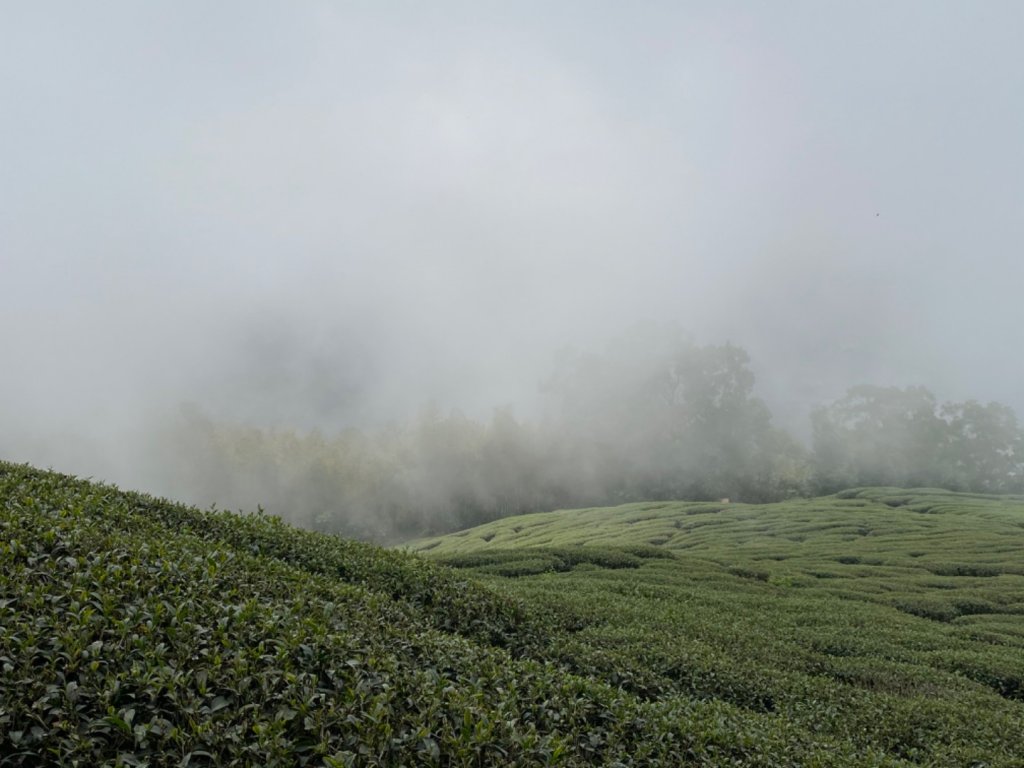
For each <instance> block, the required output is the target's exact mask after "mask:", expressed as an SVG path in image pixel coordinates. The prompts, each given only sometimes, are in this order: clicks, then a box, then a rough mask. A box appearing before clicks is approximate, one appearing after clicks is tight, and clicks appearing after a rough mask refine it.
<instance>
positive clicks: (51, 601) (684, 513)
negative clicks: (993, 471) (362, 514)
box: [0, 464, 1024, 766]
mask: <svg viewBox="0 0 1024 768" xmlns="http://www.w3.org/2000/svg"><path fill="white" fill-rule="evenodd" d="M844 495H845V496H846V497H847V498H843V499H840V498H837V497H831V498H822V499H814V500H805V501H797V502H789V503H786V504H777V505H766V506H749V505H742V504H708V503H703V504H697V503H690V504H682V503H664V502H659V503H644V504H632V505H626V506H623V507H618V508H614V509H590V510H577V511H573V512H560V513H547V514H537V515H528V516H523V517H519V518H514V519H509V520H502V521H497V522H494V523H491V524H489V525H488V526H485V527H483V528H481V529H473V530H469V531H464V532H462V533H460V534H455V535H452V536H449V537H445V538H443V539H439V540H432V541H427V542H422V543H420V544H418V545H416V546H417V548H419V549H421V550H422V551H425V552H426V553H427V554H429V555H431V557H432V558H434V557H436V558H438V559H440V560H442V561H444V563H446V564H442V563H438V562H431V561H428V560H426V559H423V558H420V557H415V556H412V555H409V554H405V553H402V552H396V551H389V550H384V549H381V548H379V547H374V546H370V545H366V544H361V543H358V542H353V541H346V540H343V539H338V538H335V537H332V536H327V535H323V534H318V533H312V532H308V531H301V530H298V529H295V528H292V527H290V526H287V525H284V524H282V523H281V522H280V521H279V520H277V519H275V518H271V517H267V516H266V515H259V514H257V515H249V516H246V515H239V514H231V513H224V512H202V511H199V510H197V509H194V508H189V507H184V506H180V505H176V504H172V503H170V502H167V501H163V500H159V499H154V498H151V497H148V496H143V495H139V494H132V493H124V492H121V491H118V490H117V489H115V488H112V487H110V486H104V485H96V484H92V483H88V482H84V481H80V480H75V479H73V478H69V477H65V476H61V475H57V474H53V473H48V472H40V471H37V470H34V469H31V468H28V467H23V466H20V467H19V466H12V465H7V464H0V765H4V766H8V765H9V766H34V765H41V764H53V765H69V766H70V765H83V766H84V765H90V766H91V765H111V766H114V765H125V766H128V765H150V766H172V765H173V766H180V765H224V766H227V765H282V766H284V765H288V766H292V765H299V766H302V765H308V766H363V765H379V766H391V765H437V766H442V765H443V766H479V765H522V766H527V765H530V766H532V765H562V766H589V765H609V766H613V765H618V766H625V765H650V766H657V765H663V766H677V765H703V766H725V765H747V766H773V765H778V766H790V765H807V766H843V765H851V766H852V765H864V766H868V765H871V766H899V765H914V764H921V765H933V766H963V765H973V764H978V763H984V764H986V765H990V766H1013V765H1019V764H1020V763H1021V761H1022V760H1024V751H1022V744H1021V742H1020V740H1019V738H1018V735H1019V733H1021V732H1022V731H1024V700H1022V699H1024V697H1022V690H1024V689H1022V682H1024V667H1022V662H1021V659H1022V658H1024V627H1022V625H1021V617H1022V616H1024V568H1022V566H1021V565H1020V563H1019V562H1018V558H1017V553H1019V551H1020V549H1021V546H1022V545H1024V525H1022V523H1024V500H1021V499H1010V498H1005V497H983V496H978V495H967V494H951V493H942V492H936V491H896V490H895V489H886V488H882V489H860V490H857V491H855V492H851V493H848V494H844ZM896 501H898V502H899V503H898V504H896V505H895V506H894V505H893V502H896ZM652 540H657V541H662V542H663V543H662V544H661V545H657V546H655V545H651V544H650V541H652ZM509 576H512V577H514V578H509Z"/></svg>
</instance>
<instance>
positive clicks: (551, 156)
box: [0, 2, 1024, 511]
mask: <svg viewBox="0 0 1024 768" xmlns="http://www.w3.org/2000/svg"><path fill="white" fill-rule="evenodd" d="M1022 24H1024V7H1022V6H1021V5H1020V4H1018V3H1011V2H1002V3H1000V2H989V3H985V4H964V3H952V2H950V3H944V2H905V3H900V4H897V5H892V4H883V3H867V4H863V3H861V4H856V5H853V4H850V5H847V6H844V7H838V6H836V5H835V4H822V3H817V2H807V3H789V4H786V5H785V6H784V7H780V6H776V5H771V6H769V5H764V4H755V3H718V2H714V3H712V2H707V3H667V2H666V3H647V4H643V5H642V6H639V7H632V6H630V7H627V6H625V5H622V4H614V3H572V2H568V3H562V4H558V5H557V7H552V6H551V5H550V4H546V3H545V4H541V3H516V4H514V5H506V6H499V5H496V4H495V5H492V4H479V3H443V4H440V5H438V4H432V5H429V6H427V5H423V4H418V3H411V2H410V3H393V4H387V5H386V6H385V5H378V4H355V3H353V4H342V5H337V4H332V3H311V4H303V5H301V6H296V5H294V4H287V3H221V4H217V5H216V6H213V7H211V6H209V5H208V4H205V3H190V2H185V3H151V4H145V5H139V4H134V3H128V2H121V3H106V4H104V5H102V6H100V7H97V6H93V5H90V6H88V7H86V6H83V5H80V4H76V3H47V4H21V5H13V4H8V5H7V6H6V7H4V8H3V9H2V10H0V101H2V103H3V104H4V108H3V111H2V114H0V326H2V328H3V334H2V336H0V360H2V368H0V458H3V459H6V460H11V461H18V462H20V461H29V462H33V463H36V464H39V465H43V466H53V467H54V468H57V469H61V470H65V471H69V472H74V473H78V474H85V475H93V476H96V477H98V478H102V479H107V480H111V481H115V482H118V483H120V484H123V485H127V486H129V487H136V488H141V489H144V490H150V491H154V492H156V493H160V494H166V495H169V496H173V497H176V498H184V499H189V500H195V501H200V502H203V503H209V502H212V501H218V502H220V503H221V504H222V505H228V506H234V505H240V504H245V505H250V506H252V505H255V504H256V503H260V502H261V501H264V499H262V498H260V497H261V496H273V497H275V498H281V497H282V495H281V493H280V492H278V491H273V492H272V489H267V490H266V491H265V492H261V491H260V488H261V486H260V485H259V482H258V477H250V478H248V480H247V479H246V478H230V479H225V480H224V483H225V484H224V485H223V486H222V487H220V488H218V487H217V483H216V482H214V480H211V479H210V478H206V480H204V481H203V482H202V483H199V484H198V485H197V484H196V483H198V481H197V480H196V476H195V474H194V473H192V474H190V473H189V472H187V471H178V470H177V469H176V467H177V463H178V462H179V460H180V459H181V458H182V452H187V451H188V450H190V449H189V448H188V447H187V446H189V445H191V443H188V442H187V441H186V442H184V443H183V442H181V439H180V438H181V434H180V430H181V429H182V428H183V425H189V424H192V425H194V426H195V425H202V424H213V425H230V428H231V429H238V430H245V429H247V428H253V429H257V428H258V429H261V430H277V432H278V433H282V434H283V433H285V432H288V431H293V432H294V433H295V434H296V435H305V434H308V433H309V432H310V431H311V430H314V429H315V430H319V431H320V432H321V433H322V434H324V435H327V436H333V435H337V434H341V433H342V432H343V431H344V430H346V429H350V430H351V429H359V430H366V431H369V432H372V433H374V434H376V432H377V431H379V430H387V429H389V428H391V429H395V428H398V427H396V425H405V424H412V423H415V422H416V420H417V419H421V418H422V414H423V409H424V408H429V407H431V404H433V406H434V407H436V408H438V409H440V412H441V413H444V414H447V413H449V412H450V410H451V409H453V408H454V409H458V412H459V413H461V414H464V415H465V417H466V418H467V419H469V420H477V421H479V423H481V424H489V425H491V426H490V427H488V429H491V428H494V429H498V427H495V422H492V418H495V417H494V416H493V413H494V411H493V409H494V408H495V407H501V408H506V409H508V410H505V411H502V413H505V414H512V416H511V417H510V418H513V419H518V420H519V421H517V422H516V423H517V424H520V423H521V424H527V423H529V424H534V423H536V424H542V423H546V422H545V421H544V420H545V419H546V418H547V416H546V414H547V413H548V409H550V407H551V398H550V393H545V390H544V388H543V386H542V385H543V383H544V382H545V381H546V380H548V379H549V378H550V377H551V375H552V372H553V371H556V370H558V366H559V364H560V363H559V361H560V360H564V359H565V357H566V355H570V356H571V355H574V354H586V353H587V352H588V351H589V352H595V353H600V354H602V355H606V354H608V353H609V352H608V351H609V350H610V349H614V348H615V345H616V341H615V340H616V339H621V338H622V337H623V334H628V331H629V329H631V328H635V327H642V326H644V325H648V326H657V327H667V328H678V329H684V330H685V332H686V333H688V334H690V336H689V338H692V339H694V340H695V342H696V343H698V344H701V345H721V344H725V343H726V342H732V343H733V344H736V345H738V346H739V347H742V348H743V349H745V350H746V351H747V352H749V354H750V363H749V365H750V369H751V371H752V372H753V373H754V374H756V377H757V381H756V384H755V385H754V389H753V392H754V393H755V394H756V396H757V397H758V398H761V399H763V400H764V401H765V402H766V403H767V405H768V407H770V409H771V412H772V413H773V414H774V423H775V424H776V425H777V426H780V427H783V428H785V429H786V430H788V431H789V432H790V433H791V434H793V435H795V436H796V437H797V438H798V439H807V438H808V436H809V433H810V424H811V422H810V418H809V416H810V413H811V411H812V409H813V408H815V407H816V406H819V405H821V404H823V403H826V402H829V401H833V400H835V399H836V398H839V397H840V396H842V394H843V393H844V391H845V390H846V389H847V388H848V387H850V386H853V385H858V384H875V385H882V386H899V387H907V386H911V385H924V386H927V387H929V388H930V389H931V390H932V391H933V392H935V394H936V395H937V396H938V397H939V398H940V399H942V400H947V399H950V400H967V399H977V400H980V401H983V402H987V401H990V400H995V401H999V402H1002V403H1006V404H1008V405H1010V406H1011V407H1013V408H1015V409H1016V410H1017V411H1018V412H1024V395H1022V394H1021V393H1022V391H1024V390H1022V388H1021V381H1022V373H1024V366H1022V363H1021V358H1020V353H1019V351H1020V349H1022V348H1024V323H1021V314H1020V308H1019V306H1020V305H1019V296H1020V292H1021V287H1022V286H1024V260H1021V259H1020V258H1019V254H1020V251H1021V244H1022V243H1024V144H1022V143H1021V142H1020V139H1019V137H1020V136H1021V135H1024V98H1022V96H1021V94H1024V67H1022V66H1021V55H1020V52H1019V40H1018V31H1019V30H1020V29H1021V26H1022ZM620 348H621V345H620ZM626 348H628V345H626ZM624 354H625V353H624ZM182 414H185V416H183V415H182ZM197 428H200V427H197ZM523 428H524V429H527V428H526V427H525V426H524V427H523ZM466 429H469V428H468V427H467V428H466ZM470 431H472V430H471V429H470ZM489 434H490V433H489ZM493 434H498V432H495V433H493ZM516 434H517V435H518V437H517V438H516V439H517V440H519V442H518V443H517V445H518V446H519V447H520V449H521V448H522V446H525V445H530V440H533V439H534V438H531V437H529V435H527V434H526V433H522V434H521V433H518V432H517V433H516ZM492 436H493V435H492ZM374 439H376V438H374ZM410 439H411V438H410ZM481 439H483V438H481ZM488 439H489V438H488ZM439 440H440V442H439V444H444V440H443V439H439ZM385 444H386V446H388V447H387V449H386V450H388V451H391V450H401V451H406V450H412V448H410V447H409V446H411V445H413V443H410V442H408V441H406V442H403V441H402V440H392V441H390V442H388V441H385V442H382V443H380V444H379V445H378V447H377V448H374V449H373V451H369V449H367V451H368V452H367V453H366V454H365V455H371V454H373V452H374V451H377V452H380V451H385V448H384V447H383V446H385ZM431 444H432V443H431ZM487 444H488V445H490V444H491V443H487ZM396 446H398V447H396ZM549 447H550V446H549ZM363 448H365V446H363ZM339 450H341V449H340V448H339ZM361 450H362V449H361ZM517 450H518V449H517ZM552 450H554V448H552ZM360 455H364V454H360ZM188 458H194V457H188ZM455 459H457V457H455V458H452V459H451V460H452V461H455ZM396 461H397V459H396ZM423 466H427V465H423ZM449 469H450V467H449V465H448V464H446V465H445V471H449ZM438 471H439V472H440V469H439V470H438ZM439 476H441V475H438V477H439ZM410 482H411V481H410ZM438 482H439V481H438ZM416 483H418V485H417V484H416ZM416 483H413V484H412V485H409V484H408V483H407V484H406V485H403V486H402V487H403V488H405V487H415V488H418V489H420V490H421V491H423V492H424V493H426V491H424V490H423V489H424V488H426V485H425V483H426V481H425V480H423V479H422V478H420V479H418V480H416ZM436 498H437V504H438V505H439V506H441V505H443V504H445V503H448V502H449V501H450V498H449V497H448V496H446V495H445V494H444V493H443V492H439V493H438V494H436ZM489 501H490V500H489ZM322 503H324V504H326V503H328V500H322ZM538 503H541V502H538ZM272 511H280V510H273V509H272Z"/></svg>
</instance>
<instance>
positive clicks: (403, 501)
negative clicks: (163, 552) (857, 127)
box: [161, 334, 1024, 541]
mask: <svg viewBox="0 0 1024 768" xmlns="http://www.w3.org/2000/svg"><path fill="white" fill-rule="evenodd" d="M754 383H755V377H754V374H753V372H752V370H751V368H750V361H749V357H748V355H747V353H746V352H745V351H744V350H742V349H741V348H739V347H737V346H734V345H731V344H724V345H703V346H702V345H699V344H696V343H694V342H693V341H692V340H690V339H687V338H686V337H684V336H681V335H679V334H671V335H668V336H666V335H664V334H662V335H651V334H647V335H642V334H633V335H629V336H624V337H623V338H622V339H620V340H619V341H618V342H617V343H615V344H612V345H610V346H609V348H608V349H607V350H605V351H604V352H602V353H573V354H568V353H567V354H565V355H564V356H563V357H562V359H561V360H560V361H559V363H558V365H557V366H556V367H555V369H554V370H553V371H552V373H551V375H550V376H549V377H548V378H547V379H546V380H545V381H544V382H543V383H542V390H543V393H544V396H545V402H546V404H547V407H546V409H545V412H544V413H543V414H542V415H540V416H538V417H536V418H534V419H532V420H524V419H519V418H517V417H516V416H515V415H514V413H513V411H512V410H511V409H510V408H498V409H496V410H495V411H494V413H493V415H492V416H491V418H490V419H489V420H476V419H472V418H469V417H467V416H466V415H464V414H462V413H461V412H459V411H457V410H453V411H449V412H444V411H442V410H441V409H440V408H439V407H437V406H429V407H426V408H424V409H423V410H422V411H421V412H420V414H419V416H418V417H417V418H416V419H414V420H413V421H412V422H411V423H408V424H402V425H392V426H390V427H387V428H381V429H376V430H356V429H349V430H346V431H342V432H340V433H337V434H334V435H330V436H328V435H325V434H323V433H321V432H317V431H314V432H311V433H299V432H296V431H294V430H280V429H278V430H271V429H259V428H255V427H246V426H240V425H232V424H223V423H216V422H214V421H212V420H211V419H209V418H208V417H206V416H205V415H203V414H202V413H201V412H200V411H198V410H197V409H195V408H192V409H187V410H186V411H184V412H183V414H182V418H181V420H180V421H179V422H178V423H177V424H176V425H174V428H173V429H172V430H171V431H170V432H169V433H168V435H167V436H166V437H167V439H165V440H163V441H161V445H162V446H163V450H164V451H165V456H164V461H163V466H164V467H165V471H166V483H165V485H168V486H173V487H175V488H180V489H182V490H183V491H184V492H185V493H184V494H181V495H188V496H190V498H189V500H191V501H195V502H197V503H209V502H210V501H212V500H219V501H220V502H221V503H222V504H228V505H231V506H238V507H243V508H255V507H256V506H257V505H262V506H263V507H265V508H267V509H268V510H269V511H271V512H272V513H274V514H279V515H281V516H283V517H285V518H286V519H288V520H289V521H291V522H293V523H295V524H298V525H302V526H305V527H310V528H316V529H320V530H326V531H331V532H336V533H340V534H344V535H348V536H355V537H359V538H365V539H373V540H377V541H399V540H403V539H409V538H413V537H416V536H421V535H427V534H431V533H437V532H442V531H451V530H457V529H460V528H465V527H468V526H472V525H477V524H479V523H483V522H487V521H489V520H493V519H496V518H500V517H506V516H510V515H517V514H522V513H526V512H536V511H545V510H552V509H558V508H567V507H580V506H594V505H609V504H619V503H625V502H630V501H639V500H668V499H693V500H702V499H721V498H729V499H731V500H734V501H745V502H767V501H776V500H781V499H784V498H789V497H793V496H800V495H808V494H818V493H830V492H834V491H837V490H840V489H843V488H848V487H854V486H862V485H890V486H903V487H910V486H913V487H920V486H933V487H942V488H949V489H953V490H965V491H981V492H994V493H1009V492H1021V491H1024V433H1022V430H1021V428H1020V425H1019V424H1018V422H1017V418H1016V415H1015V414H1014V412H1013V411H1012V409H1010V408H1009V407H1007V406H1005V405H1001V404H998V403H990V404H988V405H982V404H980V403H977V402H974V401H967V402H962V403H939V402H937V401H936V398H935V396H934V395H933V394H932V393H931V392H929V391H928V390H927V389H925V388H923V387H909V388H905V389H901V388H896V387H874V386H857V387H853V388H851V389H850V390H849V391H848V392H847V394H846V395H845V396H844V397H842V398H840V399H839V400H837V401H835V402H833V403H830V404H828V405H824V406H822V407H820V408H818V409H817V410H815V411H814V412H813V414H812V440H811V445H810V446H804V445H802V444H801V443H800V442H799V441H797V440H796V439H794V438H793V437H791V436H790V435H789V434H788V433H786V432H785V431H784V430H782V429H780V428H779V427H777V426H775V425H774V424H773V422H772V416H771V413H770V411H769V409H768V406H767V405H766V404H765V403H764V401H762V400H761V399H760V398H758V397H756V396H755V394H754Z"/></svg>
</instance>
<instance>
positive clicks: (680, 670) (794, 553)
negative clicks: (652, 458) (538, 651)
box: [410, 488, 1024, 766]
mask: <svg viewBox="0 0 1024 768" xmlns="http://www.w3.org/2000/svg"><path fill="white" fill-rule="evenodd" d="M1022 524H1024V499H1022V498H1019V497H1005V496H1003V497H1000V496H984V495H978V494H957V493H949V492H944V491H935V490H929V489H924V490H909V491H908V490H898V489H893V488H862V489H854V490H850V491H848V492H844V493H842V494H838V495H837V496H833V497H826V498H817V499H808V500H797V501H790V502H785V503H780V504H772V505H758V506H751V505H743V504H728V505H720V504H697V503H681V502H676V503H658V504H646V503H645V504H630V505H624V506H620V507H614V508H608V509H586V510H571V511H563V512H556V513H550V514H538V515H529V516H523V517H519V518H515V519H510V520H502V521H497V522H494V523H490V524H488V525H485V526H481V527H480V528H477V529H472V530H470V531H464V532H462V533H460V534H456V535H451V536H446V537H441V538H438V539H430V540H427V541H424V542H419V543H413V544H412V545H410V546H411V548H412V549H414V550H422V551H425V552H426V553H428V554H429V555H430V556H431V557H435V558H439V559H441V560H442V561H444V562H446V563H448V564H452V565H456V566H459V567H463V568H472V569H473V572H474V573H476V574H478V575H480V576H481V577H484V578H488V579H490V580H491V581H492V583H494V584H495V585H498V586H502V587H503V588H504V589H506V590H507V592H508V593H509V594H511V595H515V596H517V597H520V598H522V599H524V600H525V601H526V603H527V604H528V605H529V606H530V607H531V609H532V610H533V611H539V612H540V614H541V616H542V617H543V618H544V621H545V624H546V626H548V627H549V631H550V633H551V639H550V640H549V644H548V646H547V648H548V650H547V651H546V653H548V654H550V655H552V656H553V657H554V658H555V659H557V660H558V662H559V663H561V664H563V665H565V666H566V667H567V668H569V669H571V670H572V671H573V672H575V673H576V674H580V675H586V676H588V677H591V678H596V679H601V680H603V681H606V682H608V683H611V684H614V685H617V686H619V687H620V688H621V689H622V690H623V691H626V692H629V693H630V694H632V695H635V696H638V697H640V698H643V699H647V700H652V701H663V702H676V701H703V702H716V703H719V704H725V705H728V706H729V707H732V708H734V710H733V711H738V712H743V713H745V714H744V715H743V717H744V718H753V717H757V718H760V721H761V722H772V723H778V724H781V723H785V727H786V728H787V729H789V732H790V734H791V737H792V738H793V739H794V740H798V741H799V740H803V739H808V738H812V737H809V736H808V734H815V736H814V737H813V738H817V739H826V740H829V741H831V742H832V743H834V744H836V745H837V746H836V750H837V751H836V754H835V755H834V756H833V757H832V758H831V759H829V760H827V761H826V763H825V764H827V765H845V764H872V763H873V761H879V762H881V761H883V758H882V756H883V755H884V756H885V758H884V759H890V760H893V761H906V762H907V763H910V764H920V765H933V766H963V765H974V764H985V765H990V766H996V765H1003V766H1016V765H1019V764H1021V761H1024V749H1022V745H1024V743H1022V742H1021V741H1020V739H1019V738H1018V737H1017V734H1019V733H1020V732H1021V728H1022V726H1024V699H1022V696H1024V694H1022V691H1024V688H1022V685H1021V683H1022V680H1024V661H1022V660H1024V624H1022V618H1024V569H1022V567H1021V564H1020V562H1019V552H1020V551H1022V549H1024V525H1022ZM651 538H662V539H664V541H665V543H664V544H663V545H662V547H661V549H662V550H663V551H665V552H666V553H667V554H671V555H673V557H671V558H669V559H647V560H644V561H643V562H642V563H640V565H639V566H638V567H636V568H630V569H621V570H611V569H606V568H593V567H579V566H578V567H575V568H571V569H568V568H567V569H564V570H557V569H551V568H548V569H544V570H542V571H541V570H539V569H538V571H537V572H535V573H533V574H529V573H514V574H510V575H514V576H516V577H517V578H514V579H505V578H502V577H501V575H500V574H501V573H502V572H501V570H500V569H498V568H496V567H494V565H493V564H494V563H510V564H512V563H516V562H517V561H516V558H515V553H516V552H517V550H518V551H519V552H520V553H521V557H522V558H523V559H524V560H525V559H527V558H529V559H533V560H536V559H537V558H539V557H541V556H544V555H545V554H547V553H551V554H550V555H549V556H554V553H557V552H563V551H566V550H572V549H573V548H576V547H579V548H582V549H587V548H589V547H593V548H594V549H595V552H598V553H599V552H603V551H605V550H606V549H607V548H608V547H614V546H620V547H622V546H630V545H631V544H634V543H639V542H646V541H649V540H650V539H651ZM868 755H871V757H868ZM724 762H727V761H724V760H723V763H724ZM740 762H742V760H741V761H740ZM755 762H756V761H755ZM777 763H778V764H785V763H786V761H785V760H778V761H777ZM768 764H770V763H768Z"/></svg>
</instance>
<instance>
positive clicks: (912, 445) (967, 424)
mask: <svg viewBox="0 0 1024 768" xmlns="http://www.w3.org/2000/svg"><path fill="white" fill-rule="evenodd" d="M812 423H813V431H814V464H815V484H816V486H817V487H818V488H819V489H825V490H837V489H840V488H843V487H848V486H857V485H892V486H924V485H931V486H938V487H942V488H950V489H953V490H973V491H986V492H992V493H1006V492H1012V491H1022V490H1024V462H1022V457H1024V431H1022V430H1021V428H1020V426H1019V425H1018V424H1017V417H1016V415H1015V414H1014V412H1013V410H1012V409H1010V408H1008V407H1007V406H1005V405H1000V404H999V403H989V404H988V405H981V404H980V403H977V402H974V401H967V402H964V403H945V404H942V405H939V404H938V403H937V402H936V400H935V396H934V395H932V393H931V392H929V391H928V390H927V389H925V388H924V387H908V388H907V389H899V388H898V387H871V386H860V387H853V388H852V389H850V390H849V391H848V392H847V394H846V396H845V397H843V398H841V399H839V400H837V401H836V402H834V403H832V404H831V405H829V406H828V407H825V408H820V409H818V410H817V411H816V412H815V413H814V414H813V417H812Z"/></svg>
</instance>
